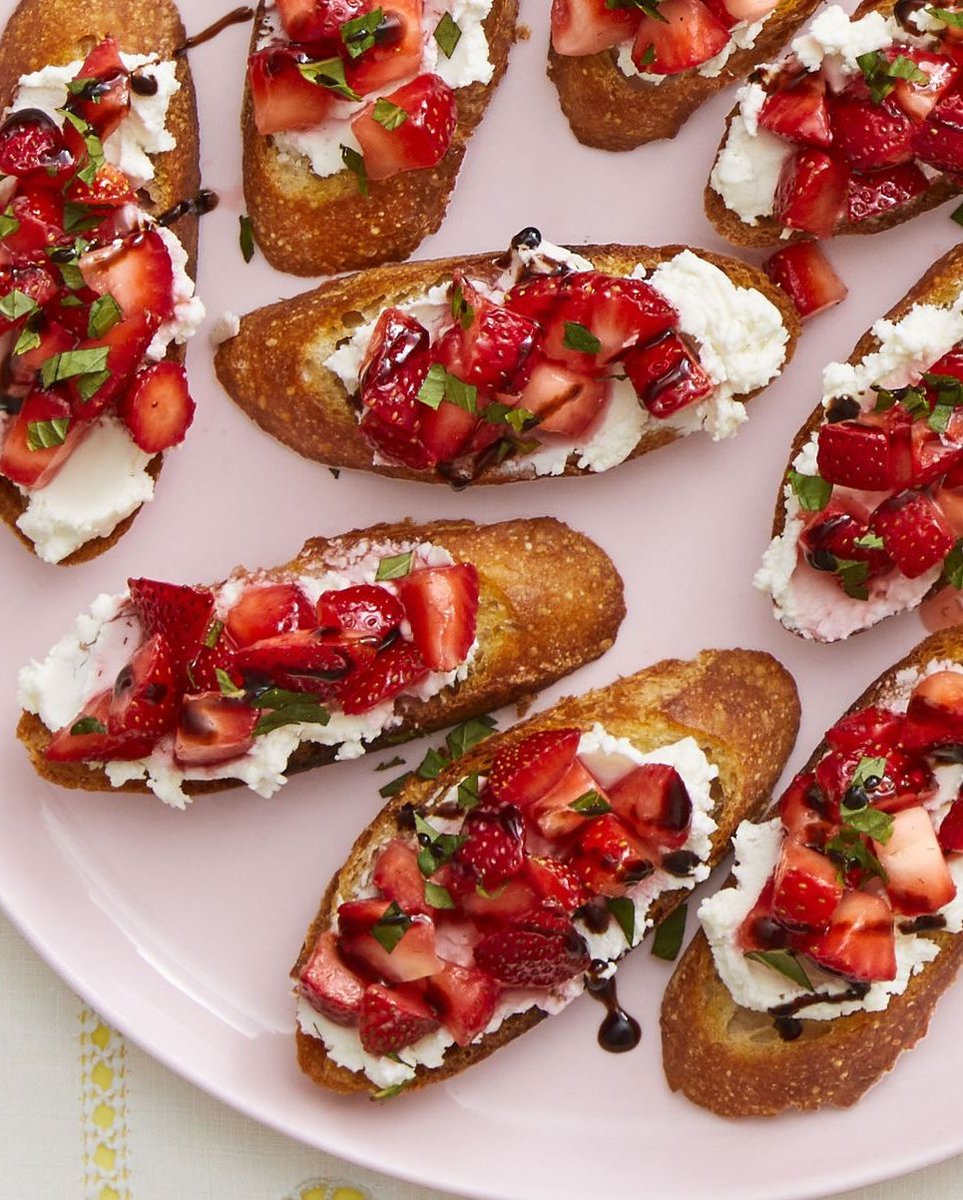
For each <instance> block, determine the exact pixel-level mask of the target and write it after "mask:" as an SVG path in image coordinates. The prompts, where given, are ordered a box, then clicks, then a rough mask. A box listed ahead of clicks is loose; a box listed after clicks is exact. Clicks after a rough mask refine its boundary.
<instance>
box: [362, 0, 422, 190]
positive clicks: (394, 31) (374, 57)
mask: <svg viewBox="0 0 963 1200" xmlns="http://www.w3.org/2000/svg"><path fill="white" fill-rule="evenodd" d="M368 7H369V8H370V9H374V8H375V7H380V8H381V11H382V17H381V23H380V24H379V26H378V28H377V29H376V30H375V35H374V37H375V44H374V45H373V46H372V47H371V48H370V49H368V50H365V52H364V53H363V54H362V55H360V56H359V57H358V58H354V59H350V60H349V62H348V63H347V69H346V71H345V74H346V75H347V79H348V83H349V84H350V85H351V87H352V88H354V90H355V91H356V92H358V93H359V95H362V96H364V95H367V94H368V93H369V92H378V91H381V90H382V89H384V88H386V87H388V85H389V84H392V83H397V82H398V81H399V80H402V79H407V78H410V77H411V76H412V75H415V74H417V72H418V70H419V69H420V67H421V56H422V52H423V48H424V40H423V34H422V28H423V22H422V18H423V4H422V0H388V2H387V3H384V4H381V5H377V6H376V5H375V4H374V2H373V0H372V2H371V3H370V5H369V6H368ZM388 99H389V100H392V101H393V102H394V103H396V104H401V101H399V100H394V97H393V96H389V97H388ZM401 106H402V107H403V108H405V107H407V105H401ZM366 157H367V156H366ZM369 174H370V172H369Z"/></svg>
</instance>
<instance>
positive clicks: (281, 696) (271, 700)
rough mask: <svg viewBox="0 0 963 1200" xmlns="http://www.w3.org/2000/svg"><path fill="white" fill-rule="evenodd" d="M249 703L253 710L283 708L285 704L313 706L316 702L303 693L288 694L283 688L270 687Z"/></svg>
mask: <svg viewBox="0 0 963 1200" xmlns="http://www.w3.org/2000/svg"><path fill="white" fill-rule="evenodd" d="M251 703H252V704H253V705H254V707H255V708H283V707H284V706H285V705H286V704H315V703H317V701H315V700H314V698H313V697H311V696H309V695H307V693H305V692H289V691H287V690H286V689H285V688H279V687H272V688H268V689H267V691H265V692H261V694H260V695H259V696H255V697H254V698H253V699H252V700H251Z"/></svg>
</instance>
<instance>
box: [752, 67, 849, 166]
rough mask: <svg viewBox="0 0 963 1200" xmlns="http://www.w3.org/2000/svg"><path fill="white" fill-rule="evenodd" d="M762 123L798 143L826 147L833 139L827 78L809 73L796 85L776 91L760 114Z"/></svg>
mask: <svg viewBox="0 0 963 1200" xmlns="http://www.w3.org/2000/svg"><path fill="white" fill-rule="evenodd" d="M759 124H760V125H761V126H762V128H763V129H768V130H769V131H770V133H775V134H778V135H779V136H780V137H783V138H786V139H787V140H788V141H790V142H795V143H796V145H797V146H816V147H818V148H821V149H825V148H826V147H827V146H829V145H831V144H832V140H833V131H832V129H831V128H830V124H829V108H828V106H827V104H826V80H825V79H824V78H823V76H822V75H821V74H818V73H816V74H813V73H811V72H807V73H806V74H805V75H800V76H799V78H798V80H796V81H795V82H794V83H793V84H792V86H789V87H781V88H779V89H778V90H777V91H775V92H772V93H771V94H770V95H769V96H767V98H766V101H765V103H764V104H763V106H762V110H761V112H760V113H759Z"/></svg>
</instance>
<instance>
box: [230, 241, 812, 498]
mask: <svg viewBox="0 0 963 1200" xmlns="http://www.w3.org/2000/svg"><path fill="white" fill-rule="evenodd" d="M575 249H576V250H577V252H578V253H579V254H581V255H583V256H584V257H586V258H587V259H589V260H590V261H591V262H592V263H593V264H594V265H595V266H596V267H597V268H598V269H599V270H601V271H605V272H608V273H610V274H613V275H619V274H622V275H627V274H628V273H629V272H631V271H632V269H633V268H634V267H635V266H636V264H642V265H643V266H644V267H646V268H654V267H656V266H657V265H658V264H659V263H662V262H666V261H668V260H669V259H671V258H673V257H674V256H675V255H676V254H679V253H680V252H681V251H683V250H685V249H686V247H684V246H663V247H659V248H652V247H649V246H614V245H608V246H579V247H576V248H575ZM699 257H700V258H702V259H704V260H705V261H706V262H708V263H711V264H712V265H714V266H716V267H718V268H719V269H720V270H722V271H724V272H725V274H726V275H727V276H728V277H729V279H730V280H731V281H732V282H733V283H734V284H736V285H737V286H739V287H745V288H753V289H755V290H756V291H758V292H760V293H762V295H764V296H765V297H766V298H767V299H768V300H769V301H771V302H772V304H773V305H774V306H775V307H776V309H778V313H779V315H780V317H781V319H782V323H783V326H784V328H785V330H786V332H787V334H788V340H787V343H786V346H785V359H784V364H785V362H788V360H789V359H790V358H791V356H792V353H793V350H794V347H795V342H796V338H797V337H798V334H799V328H800V325H799V318H798V316H797V314H796V312H795V309H794V308H793V306H792V304H791V303H790V301H789V300H788V299H787V297H786V295H785V293H783V292H782V291H781V290H780V289H779V288H777V287H776V286H775V285H774V284H772V283H771V282H770V281H769V280H768V279H767V278H766V276H765V275H764V274H763V273H762V272H761V271H759V270H757V269H756V268H755V267H751V266H749V265H748V264H747V263H742V262H739V261H737V260H735V259H731V258H724V257H721V256H719V255H714V254H709V253H707V252H704V251H700V252H699ZM505 263H506V258H505V256H504V254H502V255H497V254H494V253H492V254H477V255H471V256H466V257H464V258H447V259H436V260H433V261H429V262H421V263H405V264H404V265H402V266H391V267H381V268H378V269H376V270H372V271H364V272H361V273H359V274H356V275H350V276H348V277H346V278H344V279H336V280H332V281H331V282H329V283H325V284H322V285H321V287H318V288H315V289H314V290H313V291H310V292H305V293H304V294H303V295H301V296H299V297H296V298H294V299H293V300H286V301H284V302H283V303H279V304H272V305H269V306H268V307H266V308H260V309H256V310H255V311H254V312H252V313H249V314H248V315H247V316H245V317H243V318H242V319H241V327H240V331H239V333H238V334H237V336H236V337H233V338H231V339H230V340H228V341H226V342H223V343H222V344H221V345H220V346H219V347H218V350H217V353H216V355H215V359H214V363H215V367H216V370H217V375H218V378H219V379H220V381H221V384H222V385H223V387H224V388H225V390H226V391H227V393H228V395H229V396H230V397H231V399H232V400H234V402H235V403H236V404H237V405H239V406H240V407H241V408H242V409H243V410H244V412H246V413H247V415H248V416H249V417H251V419H252V420H254V421H256V422H257V424H258V425H260V426H261V428H262V429H264V430H266V431H267V432H268V433H270V434H271V435H272V436H273V437H276V438H277V439H278V440H279V441H281V442H284V443H285V445H288V446H290V447H291V448H292V449H294V450H297V452H298V453H299V454H303V455H304V457H305V458H313V459H316V460H317V461H318V462H322V463H325V464H327V465H329V466H334V467H350V468H354V469H356V470H362V471H375V472H377V473H378V474H379V475H390V476H392V477H394V478H396V479H416V480H421V481H422V482H425V483H445V482H447V480H446V479H445V478H444V477H443V476H442V475H441V474H440V473H439V472H437V471H434V470H415V469H412V468H410V467H406V466H402V465H397V464H391V463H388V462H385V461H381V460H378V461H376V456H375V452H374V448H373V446H372V445H371V443H370V442H369V441H368V439H367V438H366V437H365V436H364V435H363V434H362V433H361V431H360V430H359V428H358V420H357V417H356V415H355V407H354V404H353V401H352V398H351V397H349V395H348V393H347V391H346V390H345V387H344V385H343V383H342V382H341V379H340V378H339V377H338V376H337V375H336V374H335V373H334V372H333V371H331V370H330V369H328V368H327V367H325V366H324V365H323V364H324V362H325V360H326V359H327V358H328V356H329V355H331V354H332V353H333V352H334V350H335V349H336V347H337V346H338V345H339V344H340V343H341V342H343V341H345V340H346V339H347V338H349V337H350V336H351V333H352V331H353V330H354V329H355V328H356V327H357V326H358V325H359V324H362V323H364V322H367V321H371V320H374V319H375V318H376V317H377V315H378V313H379V312H381V311H382V310H383V309H385V308H387V307H390V306H391V305H393V304H398V303H400V302H402V301H404V300H405V299H406V298H408V297H410V296H412V295H416V294H418V293H422V292H424V291H426V290H427V289H429V288H431V287H433V286H435V285H436V284H444V283H448V282H449V281H450V280H451V278H452V275H453V272H454V271H455V270H457V269H461V270H464V271H466V272H467V274H468V275H469V276H471V275H472V273H473V272H477V273H478V274H479V275H483V274H486V273H487V274H488V275H489V276H491V275H492V274H493V273H494V274H495V275H496V276H497V274H498V273H499V271H500V270H501V269H502V268H503V267H504V265H505ZM755 394H756V393H755V392H753V393H751V395H755ZM750 398H751V396H748V395H744V396H740V397H739V399H740V400H742V401H745V400H748V399H750ZM681 436H683V435H682V434H681V433H680V432H679V431H677V430H674V429H672V428H668V427H660V425H659V423H658V422H654V423H652V424H651V425H650V426H649V427H648V428H647V429H646V430H644V431H643V434H642V436H641V437H640V438H639V440H638V442H637V444H636V445H635V448H634V449H633V450H632V451H631V452H630V453H629V454H628V455H627V459H631V458H637V457H639V455H642V454H647V453H648V452H649V451H650V450H656V449H658V448H659V447H660V446H665V445H668V443H669V442H672V441H675V440H676V438H678V437H681ZM627 459H626V461H627ZM562 473H563V474H564V475H566V476H571V475H587V474H592V471H591V470H590V469H589V468H587V467H581V466H579V465H578V463H577V455H576V454H571V455H569V458H568V461H567V463H566V465H565V468H564V471H563V472H562ZM534 475H535V471H534V468H529V469H527V470H526V471H524V472H523V471H521V470H520V469H518V468H516V469H514V470H512V469H509V467H508V466H506V465H499V464H497V463H492V464H491V465H489V466H486V467H484V469H483V470H481V471H480V472H479V473H477V474H475V475H474V477H473V479H472V482H473V483H511V482H514V481H516V480H519V479H526V478H533V477H534Z"/></svg>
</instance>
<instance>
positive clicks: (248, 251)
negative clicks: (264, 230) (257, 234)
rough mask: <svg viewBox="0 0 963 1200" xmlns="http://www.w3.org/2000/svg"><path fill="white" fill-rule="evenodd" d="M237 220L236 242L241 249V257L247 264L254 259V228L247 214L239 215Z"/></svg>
mask: <svg viewBox="0 0 963 1200" xmlns="http://www.w3.org/2000/svg"><path fill="white" fill-rule="evenodd" d="M237 220H238V224H239V226H240V231H239V233H238V242H239V244H240V247H241V257H242V258H243V259H244V261H245V262H246V263H249V262H250V261H251V259H252V258H253V257H254V226H253V225H252V224H251V218H250V217H249V216H248V215H247V213H241V215H240V216H239V217H238V219H237Z"/></svg>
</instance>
